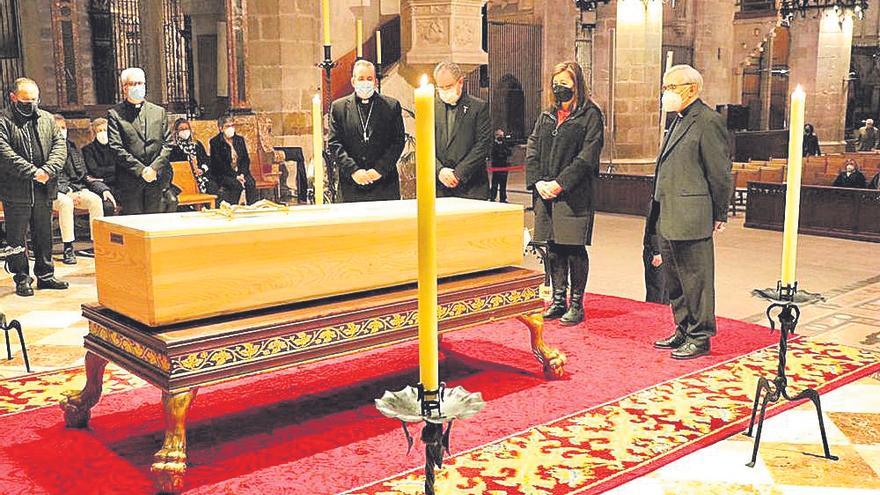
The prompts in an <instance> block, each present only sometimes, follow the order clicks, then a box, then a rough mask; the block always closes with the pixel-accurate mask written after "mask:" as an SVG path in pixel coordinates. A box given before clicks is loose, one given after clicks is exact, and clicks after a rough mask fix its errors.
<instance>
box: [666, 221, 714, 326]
mask: <svg viewBox="0 0 880 495" xmlns="http://www.w3.org/2000/svg"><path fill="white" fill-rule="evenodd" d="M660 251H661V254H662V256H663V264H665V265H667V267H666V273H667V275H668V276H667V288H668V289H669V301H670V303H671V305H672V313H673V316H674V318H675V323H676V325H677V328H678V330H679V331H681V332H683V333H684V334H685V335H686V336H687V338H688V339H689V340H691V341H695V342H701V343H702V342H707V341H708V340H709V337H712V336H714V335H715V332H716V329H715V244H714V242H713V241H712V238H711V237H710V238H708V239H700V240H696V241H669V240H666V239H662V238H661V239H660Z"/></svg>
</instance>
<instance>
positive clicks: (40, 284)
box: [37, 277, 70, 290]
mask: <svg viewBox="0 0 880 495" xmlns="http://www.w3.org/2000/svg"><path fill="white" fill-rule="evenodd" d="M68 287H70V284H68V283H67V282H64V281H62V280H58V279H57V278H55V277H52V278H47V279H45V280H43V279H37V288H38V289H55V290H64V289H66V288H68Z"/></svg>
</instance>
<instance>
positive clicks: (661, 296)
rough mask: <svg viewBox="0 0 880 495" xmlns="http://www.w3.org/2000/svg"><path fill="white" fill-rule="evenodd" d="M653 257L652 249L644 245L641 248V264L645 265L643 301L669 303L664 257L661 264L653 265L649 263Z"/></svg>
mask: <svg viewBox="0 0 880 495" xmlns="http://www.w3.org/2000/svg"><path fill="white" fill-rule="evenodd" d="M653 259H654V252H653V250H651V248H650V247H648V246H645V248H644V249H643V250H642V264H643V265H644V267H645V301H647V302H652V303H657V304H669V291H668V290H667V289H666V277H667V275H666V266H667V261H666V260H665V259H664V260H663V264H661V265H660V266H658V267H655V266H654V265H652V264H651V261H653Z"/></svg>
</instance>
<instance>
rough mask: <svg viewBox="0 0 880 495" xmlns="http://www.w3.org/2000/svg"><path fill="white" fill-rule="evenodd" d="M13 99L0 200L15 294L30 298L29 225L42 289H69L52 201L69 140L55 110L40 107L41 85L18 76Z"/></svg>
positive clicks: (3, 116)
mask: <svg viewBox="0 0 880 495" xmlns="http://www.w3.org/2000/svg"><path fill="white" fill-rule="evenodd" d="M9 100H10V103H9V108H7V109H5V110H4V111H3V112H2V113H0V201H2V202H3V208H4V213H5V217H6V218H5V223H6V240H7V242H8V243H9V247H10V251H9V253H8V256H7V258H6V268H7V270H8V271H9V272H10V273H12V279H13V281H14V282H15V293H16V294H18V295H19V296H23V297H27V296H33V295H34V290H33V288H32V287H31V282H32V279H31V277H30V267H29V265H28V258H27V254H26V251H27V247H26V243H27V233H28V227H30V232H31V244H32V245H33V249H34V275H35V276H36V277H37V288H38V289H66V288H67V282H62V281H60V280H58V279H56V278H55V267H54V265H53V263H52V201H54V200H55V198H56V196H57V194H58V174H60V173H61V169H62V168H63V167H64V162H65V161H66V160H67V143H66V139H65V137H64V135H63V134H62V133H61V129H60V128H59V127H58V125H57V124H56V123H55V119H54V118H52V114H50V113H48V112H45V111H43V110H41V109H39V108H38V105H39V101H40V89H39V88H38V87H37V83H35V82H34V81H32V80H30V79H26V78H20V79H17V80H16V81H15V82H14V83H13V86H12V92H11V93H10V95H9Z"/></svg>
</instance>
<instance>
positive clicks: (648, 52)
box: [593, 0, 663, 173]
mask: <svg viewBox="0 0 880 495" xmlns="http://www.w3.org/2000/svg"><path fill="white" fill-rule="evenodd" d="M612 29H613V32H614V37H613V38H612V37H611V32H612ZM662 42H663V3H662V2H660V1H659V0H648V1H647V2H645V1H643V0H612V2H611V3H610V4H609V5H607V6H600V7H599V10H598V16H597V30H596V37H595V45H596V48H595V57H594V61H595V67H594V71H593V84H594V88H593V97H594V99H595V100H596V101H597V103H599V105H600V107H601V108H602V110H603V112H604V113H605V119H606V129H607V130H606V133H605V147H606V151H605V153H603V157H604V158H605V159H612V160H613V162H614V166H615V170H616V171H618V172H633V173H640V172H650V171H652V170H653V164H654V161H655V160H656V158H657V152H658V150H659V147H660V81H661V77H662V75H663V74H662V69H663V67H662V64H663V62H662V59H663V57H662V53H661V52H662V48H663V43H662Z"/></svg>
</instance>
